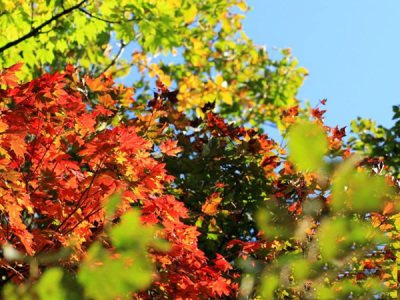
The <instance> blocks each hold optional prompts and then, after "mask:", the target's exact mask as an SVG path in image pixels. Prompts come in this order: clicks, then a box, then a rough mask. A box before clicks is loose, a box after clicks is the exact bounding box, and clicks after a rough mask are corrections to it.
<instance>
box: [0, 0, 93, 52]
mask: <svg viewBox="0 0 400 300" xmlns="http://www.w3.org/2000/svg"><path fill="white" fill-rule="evenodd" d="M86 1H88V0H82V1H81V2H79V3H78V4H76V5H74V6H71V7H70V8H67V9H65V10H63V11H62V12H60V13H59V14H57V15H55V16H53V17H52V18H50V19H48V20H47V21H46V22H44V23H42V24H41V25H39V26H38V27H34V28H32V30H31V31H30V32H28V33H27V34H25V35H24V36H22V37H20V38H19V39H16V40H14V41H12V42H9V43H7V44H5V45H4V46H3V47H0V53H2V52H4V51H5V50H7V49H9V48H11V47H13V46H15V45H18V44H19V43H21V42H23V41H25V40H27V39H29V38H31V37H34V36H36V35H37V34H39V31H40V30H41V29H42V28H43V27H45V26H47V25H49V24H51V23H52V22H53V21H56V20H58V19H60V18H61V17H63V16H65V15H67V14H69V13H70V12H72V11H74V10H75V9H79V8H80V7H81V6H82V5H83V4H84V3H85V2H86Z"/></svg>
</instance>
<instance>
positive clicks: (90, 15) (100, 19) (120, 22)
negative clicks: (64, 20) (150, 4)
mask: <svg viewBox="0 0 400 300" xmlns="http://www.w3.org/2000/svg"><path fill="white" fill-rule="evenodd" d="M78 9H79V11H81V12H83V13H84V14H85V15H88V16H89V17H91V18H93V19H96V20H99V21H102V22H105V23H109V24H124V23H127V22H132V21H138V20H139V19H136V18H132V19H128V20H125V22H122V21H111V20H106V19H103V18H100V17H98V16H95V15H93V14H92V13H90V12H88V11H87V10H84V9H83V8H81V7H80V8H78Z"/></svg>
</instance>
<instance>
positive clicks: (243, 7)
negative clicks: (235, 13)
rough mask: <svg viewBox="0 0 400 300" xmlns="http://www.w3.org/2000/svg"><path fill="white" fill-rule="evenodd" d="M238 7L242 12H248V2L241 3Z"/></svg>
mask: <svg viewBox="0 0 400 300" xmlns="http://www.w3.org/2000/svg"><path fill="white" fill-rule="evenodd" d="M236 5H237V7H239V8H240V10H241V11H246V10H247V5H246V2H244V1H240V2H238V3H237V4H236Z"/></svg>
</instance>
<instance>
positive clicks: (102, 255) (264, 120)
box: [0, 0, 400, 300]
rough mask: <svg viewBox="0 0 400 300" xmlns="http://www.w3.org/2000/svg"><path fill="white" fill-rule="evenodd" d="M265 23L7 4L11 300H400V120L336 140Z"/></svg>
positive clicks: (143, 8)
mask: <svg viewBox="0 0 400 300" xmlns="http://www.w3.org/2000/svg"><path fill="white" fill-rule="evenodd" d="M248 9H249V7H248V6H247V4H246V3H245V1H243V0H229V1H218V0H216V1H203V0H192V1H184V0H182V1H181V0H178V1H175V0H174V1H172V0H157V1H153V0H152V1H144V0H134V1H133V0H121V1H114V0H105V1H98V0H81V1H76V0H65V1H41V0H40V1H21V0H17V1H11V0H3V1H0V28H1V29H3V32H4V34H2V35H0V44H1V45H0V63H1V64H2V66H3V68H2V69H1V71H0V245H1V250H0V289H1V293H2V296H3V297H4V298H6V299H10V300H17V299H32V300H36V299H44V300H46V299H60V300H61V299H68V300H69V299H95V300H109V299H236V298H238V299H289V298H290V299H346V298H348V297H350V296H351V297H353V298H356V297H359V298H362V299H366V298H367V297H370V298H380V299H386V298H396V297H397V290H398V287H399V282H398V270H397V262H396V260H397V257H398V256H399V252H398V251H399V249H400V244H399V242H398V240H399V237H400V233H399V232H400V212H399V198H398V195H399V187H400V183H399V179H398V174H399V173H400V171H399V168H398V163H399V159H398V155H397V152H398V151H397V150H398V149H397V148H398V141H397V138H396V137H397V136H398V135H399V132H400V129H399V128H398V127H399V126H400V125H399V124H400V123H399V122H398V123H399V124H397V123H396V125H395V126H393V127H392V128H389V129H386V128H383V127H379V126H378V127H377V126H376V124H375V123H373V122H372V121H369V120H361V119H359V120H358V122H353V124H352V130H353V133H354V134H355V135H354V134H353V136H351V137H350V139H348V140H347V137H346V136H347V135H349V130H348V128H345V127H343V128H340V127H338V126H332V127H331V126H328V125H327V124H325V123H324V115H325V113H326V112H327V110H328V105H327V104H328V103H329V102H327V99H323V100H320V101H319V103H318V105H316V106H315V107H310V106H309V104H308V103H306V105H303V103H301V102H300V101H299V100H298V99H297V96H296V95H297V91H298V89H299V87H300V86H301V85H302V83H303V80H304V79H305V78H306V77H307V75H308V71H307V70H306V69H305V68H303V67H299V66H298V65H297V60H296V59H295V58H293V56H292V55H291V50H290V49H282V50H280V52H279V53H275V54H277V55H270V54H269V53H268V52H267V49H266V48H265V47H259V46H257V45H255V44H254V43H253V41H252V40H251V39H249V38H248V37H247V36H246V34H245V32H244V31H243V29H242V21H241V20H242V19H243V18H244V15H243V14H244V13H245V12H246V11H247V10H248ZM132 44H134V46H133V47H132ZM124 50H125V51H126V52H124ZM127 52H128V53H127ZM169 54H172V55H173V56H178V59H172V60H171V55H169ZM274 56H277V57H278V58H277V59H272V58H271V57H274ZM156 57H157V58H156ZM127 74H130V76H131V77H134V78H133V82H132V83H129V84H128V83H127V82H125V83H126V86H125V85H123V84H117V83H116V82H120V80H121V77H123V76H125V75H127ZM131 79H132V78H129V80H131ZM114 80H115V81H114ZM128 85H129V87H127V86H128ZM304 106H305V107H304ZM393 110H394V113H395V117H394V118H395V119H396V118H400V108H399V107H397V106H395V107H394V108H393ZM271 127H275V129H274V130H275V132H278V131H279V135H280V138H279V141H281V142H278V141H276V140H274V139H272V138H271V137H270V136H269V135H268V133H269V130H270V129H271ZM362 155H363V156H362Z"/></svg>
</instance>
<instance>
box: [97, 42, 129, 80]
mask: <svg viewBox="0 0 400 300" xmlns="http://www.w3.org/2000/svg"><path fill="white" fill-rule="evenodd" d="M126 46H127V44H125V43H124V41H122V40H121V47H120V48H119V51H118V53H117V55H116V56H115V57H114V58H113V60H112V61H111V62H110V64H109V65H108V66H107V67H106V68H105V69H104V70H103V72H101V73H105V72H107V71H108V70H109V69H110V68H111V67H112V66H113V65H114V64H115V63H116V62H117V60H118V59H119V58H120V57H121V55H122V53H123V52H124V48H125V47H126Z"/></svg>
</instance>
